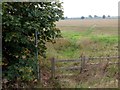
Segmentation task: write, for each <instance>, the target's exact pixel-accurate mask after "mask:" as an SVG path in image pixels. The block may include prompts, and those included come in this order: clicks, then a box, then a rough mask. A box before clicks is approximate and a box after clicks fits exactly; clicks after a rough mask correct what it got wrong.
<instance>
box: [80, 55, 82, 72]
mask: <svg viewBox="0 0 120 90" xmlns="http://www.w3.org/2000/svg"><path fill="white" fill-rule="evenodd" d="M80 61H81V62H80V73H81V72H82V69H83V63H82V62H83V56H81V57H80Z"/></svg>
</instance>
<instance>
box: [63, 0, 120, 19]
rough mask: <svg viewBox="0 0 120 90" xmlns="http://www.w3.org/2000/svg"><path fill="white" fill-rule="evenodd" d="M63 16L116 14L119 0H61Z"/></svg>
mask: <svg viewBox="0 0 120 90" xmlns="http://www.w3.org/2000/svg"><path fill="white" fill-rule="evenodd" d="M61 1H63V8H64V16H67V17H80V16H88V15H92V16H94V15H97V16H102V15H110V16H118V2H119V0H61Z"/></svg>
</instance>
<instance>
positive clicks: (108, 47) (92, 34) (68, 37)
mask: <svg viewBox="0 0 120 90" xmlns="http://www.w3.org/2000/svg"><path fill="white" fill-rule="evenodd" d="M56 25H57V27H58V28H59V29H60V30H61V32H62V38H59V39H56V43H55V44H52V43H46V45H47V60H46V64H47V65H46V66H47V67H50V63H48V61H49V59H50V58H51V57H55V58H56V59H72V58H73V59H78V58H79V57H80V55H81V54H82V55H85V56H88V57H96V56H108V55H109V56H117V55H118V21H117V19H86V20H61V21H59V22H57V23H56ZM44 63H45V62H44ZM103 64H104V62H103ZM63 65H64V66H69V64H68V63H63V64H58V65H57V66H58V67H59V66H63ZM70 65H75V63H72V64H70ZM90 68H91V70H90V71H88V72H85V73H84V74H78V72H76V71H75V72H74V71H68V72H70V73H72V74H74V75H77V76H73V77H71V79H70V78H67V77H66V78H62V79H60V80H59V84H60V87H74V88H80V87H85V88H88V87H104V88H105V87H117V79H116V77H117V76H116V75H117V74H116V73H117V70H118V68H117V66H116V65H111V66H108V67H107V71H106V72H105V73H104V74H103V73H101V70H100V68H98V66H97V69H96V67H94V68H93V67H90ZM90 68H89V69H90ZM58 73H60V72H58ZM62 73H67V71H63V72H62ZM93 73H96V74H94V75H93ZM87 75H88V76H87ZM75 77H77V78H75Z"/></svg>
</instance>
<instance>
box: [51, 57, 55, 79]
mask: <svg viewBox="0 0 120 90" xmlns="http://www.w3.org/2000/svg"><path fill="white" fill-rule="evenodd" d="M51 76H52V78H53V79H54V78H55V58H54V57H53V58H52V59H51Z"/></svg>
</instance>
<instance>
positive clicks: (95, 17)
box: [64, 15, 112, 19]
mask: <svg viewBox="0 0 120 90" xmlns="http://www.w3.org/2000/svg"><path fill="white" fill-rule="evenodd" d="M97 18H101V19H106V18H112V17H111V16H110V15H107V16H106V15H102V16H97V15H94V16H92V15H88V17H85V16H81V17H76V18H68V17H67V16H66V17H64V19H97Z"/></svg>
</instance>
